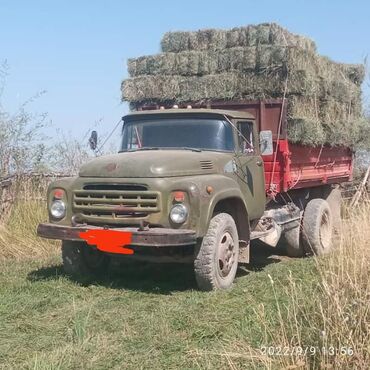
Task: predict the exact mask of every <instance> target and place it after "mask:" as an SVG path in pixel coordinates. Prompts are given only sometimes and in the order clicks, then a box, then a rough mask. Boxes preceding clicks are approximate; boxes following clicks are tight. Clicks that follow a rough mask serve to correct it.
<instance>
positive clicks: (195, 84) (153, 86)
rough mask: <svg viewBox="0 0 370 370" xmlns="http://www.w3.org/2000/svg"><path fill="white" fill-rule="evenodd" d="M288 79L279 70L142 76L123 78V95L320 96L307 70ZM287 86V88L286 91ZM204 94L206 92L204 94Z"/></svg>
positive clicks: (167, 97) (317, 83)
mask: <svg viewBox="0 0 370 370" xmlns="http://www.w3.org/2000/svg"><path fill="white" fill-rule="evenodd" d="M285 85H286V84H285V80H284V78H282V76H281V75H280V74H279V73H263V74H256V73H254V72H245V73H241V72H225V73H218V74H211V75H205V76H193V77H184V76H162V75H155V76H154V75H153V76H149V75H148V76H139V77H134V78H131V79H127V80H125V81H123V84H122V99H123V100H124V101H129V102H137V101H144V100H146V99H145V97H147V99H149V100H152V99H155V100H158V101H159V102H161V101H167V100H171V99H176V101H178V102H186V101H196V100H198V97H199V99H200V100H203V99H216V98H217V99H233V98H251V99H259V98H273V97H278V96H282V95H283V94H284V92H285V93H286V94H288V95H306V96H316V95H318V94H319V93H320V91H321V90H322V88H321V83H320V81H319V80H317V79H316V78H315V76H311V75H309V74H305V73H297V74H291V75H290V76H289V78H288V80H287V85H286V87H285ZM285 88H286V91H285ZM202 94H203V95H202Z"/></svg>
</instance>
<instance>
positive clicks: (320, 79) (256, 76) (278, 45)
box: [122, 23, 365, 146]
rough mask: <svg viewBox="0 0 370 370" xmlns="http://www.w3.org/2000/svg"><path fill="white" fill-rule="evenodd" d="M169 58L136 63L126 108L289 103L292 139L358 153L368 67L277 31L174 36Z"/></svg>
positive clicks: (126, 85)
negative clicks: (237, 102)
mask: <svg viewBox="0 0 370 370" xmlns="http://www.w3.org/2000/svg"><path fill="white" fill-rule="evenodd" d="M161 46H162V53H160V54H157V55H149V56H143V57H139V58H135V59H129V61H128V71H129V75H130V78H128V79H126V80H124V81H123V82H122V100H124V101H128V102H130V103H131V107H132V108H133V109H135V107H137V106H138V105H141V104H142V103H156V104H174V103H188V102H189V103H191V102H206V101H212V100H232V99H233V100H242V99H250V100H256V99H268V98H282V97H283V96H285V97H286V98H287V102H288V127H289V130H288V132H289V139H290V140H291V141H292V142H300V143H303V144H307V145H321V144H324V143H331V144H332V145H348V146H354V145H356V143H357V141H358V140H359V135H360V133H361V125H362V122H363V121H362V119H361V116H362V109H361V106H362V103H361V83H362V82H363V80H364V77H365V70H364V67H363V66H362V65H352V64H342V63H335V62H333V61H331V60H330V59H328V58H326V57H323V56H320V55H318V54H317V52H316V45H315V43H314V42H313V41H312V40H310V39H308V38H306V37H303V36H299V35H295V34H292V33H290V32H288V31H287V30H285V29H284V28H282V27H280V26H279V25H277V24H274V23H271V24H270V23H264V24H260V25H255V26H254V25H251V26H247V27H240V28H234V29H231V30H214V29H210V30H200V31H197V32H168V33H166V34H165V35H164V36H163V39H162V42H161Z"/></svg>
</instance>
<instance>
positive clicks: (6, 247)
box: [0, 197, 57, 260]
mask: <svg viewBox="0 0 370 370" xmlns="http://www.w3.org/2000/svg"><path fill="white" fill-rule="evenodd" d="M34 198H36V197H34ZM47 218H48V216H47V209H46V203H45V202H44V201H42V200H31V201H26V200H18V201H17V202H16V203H15V204H14V205H13V206H12V208H11V210H10V214H9V215H8V216H7V217H6V219H5V220H4V222H3V223H0V260H7V259H15V260H20V259H25V258H42V259H44V258H47V257H49V256H50V254H52V253H55V249H56V246H57V243H56V242H53V241H49V240H47V239H42V238H39V237H37V235H36V228H37V225H38V224H39V223H40V222H43V221H46V220H47Z"/></svg>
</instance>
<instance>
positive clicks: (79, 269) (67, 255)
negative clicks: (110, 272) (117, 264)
mask: <svg viewBox="0 0 370 370" xmlns="http://www.w3.org/2000/svg"><path fill="white" fill-rule="evenodd" d="M62 259H63V268H64V271H65V272H66V273H67V274H68V275H72V276H77V275H92V274H95V275H99V274H102V273H103V272H105V271H106V270H107V268H108V266H109V262H110V258H109V256H107V255H106V254H104V253H102V252H100V251H99V250H97V249H95V248H93V247H90V246H89V245H87V244H86V243H84V242H76V241H70V240H63V241H62Z"/></svg>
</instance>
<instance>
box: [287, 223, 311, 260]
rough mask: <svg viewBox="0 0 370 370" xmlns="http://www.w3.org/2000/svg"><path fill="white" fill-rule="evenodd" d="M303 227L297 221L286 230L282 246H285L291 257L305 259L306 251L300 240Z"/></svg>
mask: <svg viewBox="0 0 370 370" xmlns="http://www.w3.org/2000/svg"><path fill="white" fill-rule="evenodd" d="M300 236H301V227H300V222H299V221H295V222H294V223H292V225H291V226H289V227H288V228H287V229H286V230H284V233H283V236H282V240H281V244H282V245H283V246H284V249H285V252H286V254H287V256H289V257H303V256H304V253H305V250H304V247H303V245H302V243H301V240H300Z"/></svg>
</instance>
